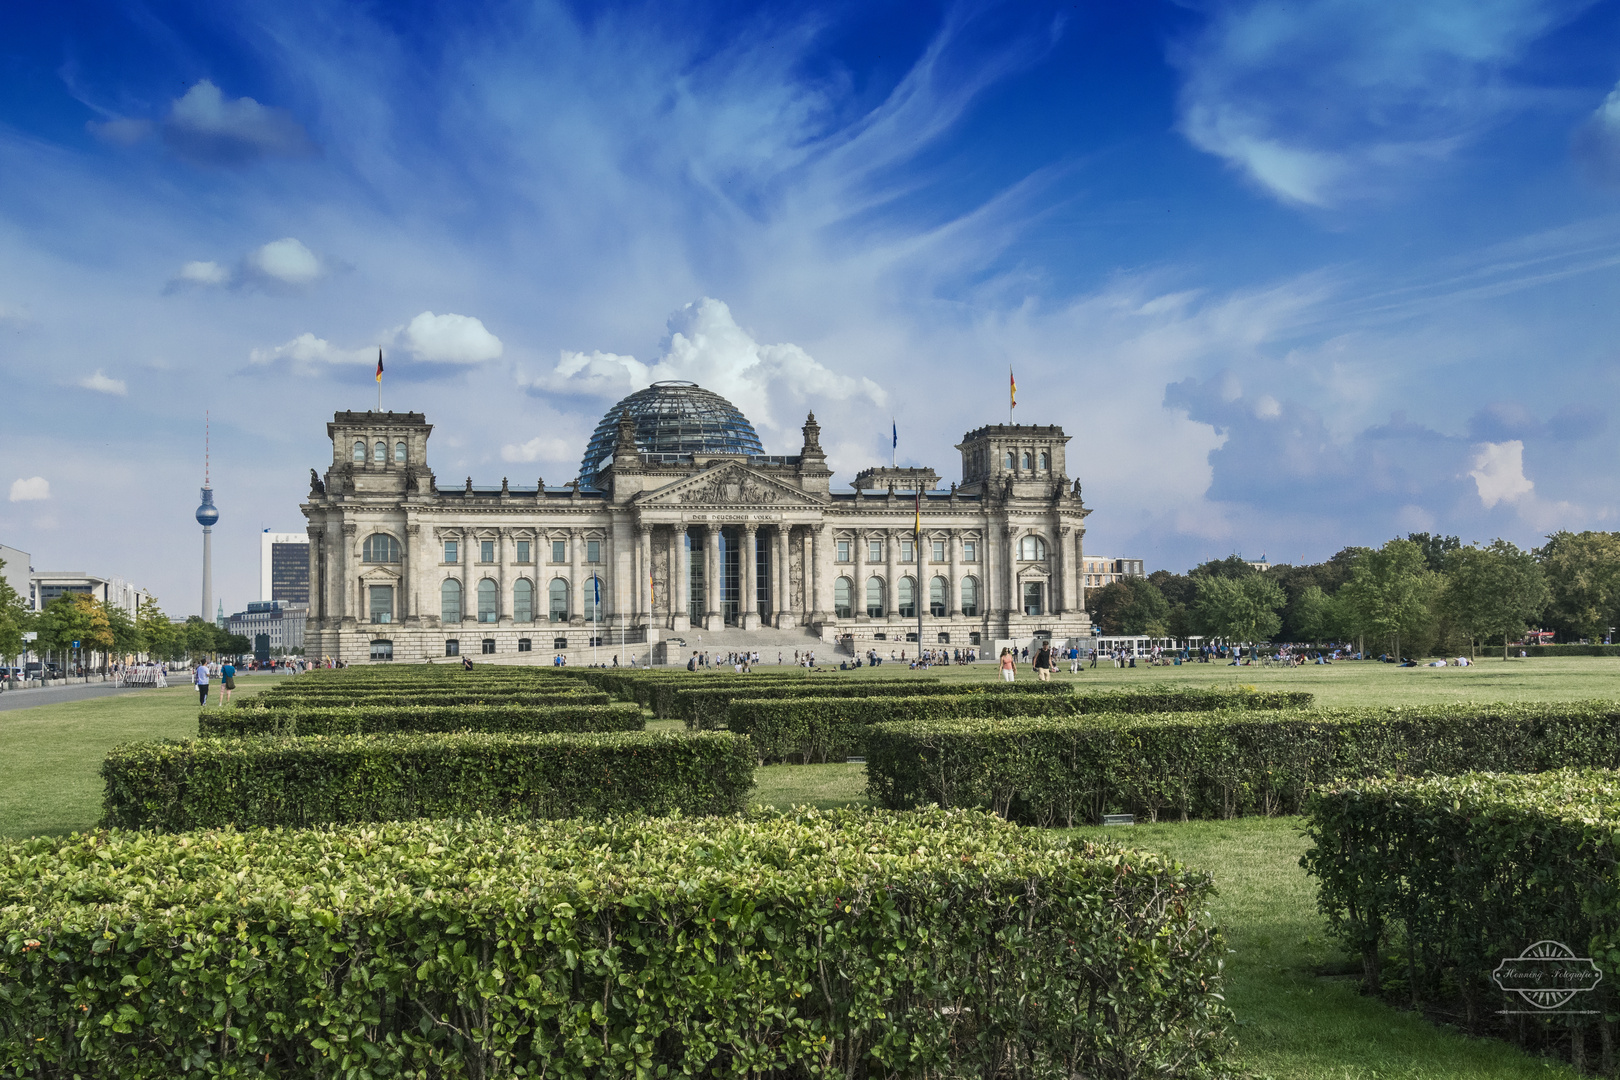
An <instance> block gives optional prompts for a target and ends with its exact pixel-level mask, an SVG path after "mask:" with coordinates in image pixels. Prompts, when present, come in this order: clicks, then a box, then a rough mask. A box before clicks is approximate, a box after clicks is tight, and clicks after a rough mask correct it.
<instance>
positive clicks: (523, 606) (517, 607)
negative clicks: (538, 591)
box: [512, 578, 534, 622]
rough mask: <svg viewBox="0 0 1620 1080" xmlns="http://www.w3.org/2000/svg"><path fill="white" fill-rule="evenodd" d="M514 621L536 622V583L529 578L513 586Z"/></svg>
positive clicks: (521, 579) (518, 581)
mask: <svg viewBox="0 0 1620 1080" xmlns="http://www.w3.org/2000/svg"><path fill="white" fill-rule="evenodd" d="M512 621H513V622H534V582H532V581H530V580H529V579H528V578H518V579H517V584H515V585H513V586H512Z"/></svg>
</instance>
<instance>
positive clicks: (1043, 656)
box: [1035, 638, 1052, 682]
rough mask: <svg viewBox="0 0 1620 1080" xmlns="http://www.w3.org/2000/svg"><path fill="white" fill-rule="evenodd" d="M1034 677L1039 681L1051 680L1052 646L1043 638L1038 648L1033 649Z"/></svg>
mask: <svg viewBox="0 0 1620 1080" xmlns="http://www.w3.org/2000/svg"><path fill="white" fill-rule="evenodd" d="M1035 677H1036V678H1037V679H1039V680H1040V681H1041V682H1050V681H1051V680H1052V647H1051V646H1050V645H1048V644H1047V643H1046V640H1045V639H1044V638H1043V639H1042V640H1041V645H1040V648H1038V649H1036V650H1035Z"/></svg>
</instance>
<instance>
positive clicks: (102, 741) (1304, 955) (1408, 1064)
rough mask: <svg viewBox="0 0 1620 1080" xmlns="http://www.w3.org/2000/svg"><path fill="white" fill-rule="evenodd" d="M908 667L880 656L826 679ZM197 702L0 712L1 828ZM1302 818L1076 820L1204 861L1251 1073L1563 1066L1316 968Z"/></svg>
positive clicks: (1570, 684)
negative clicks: (1109, 824) (879, 662)
mask: <svg viewBox="0 0 1620 1080" xmlns="http://www.w3.org/2000/svg"><path fill="white" fill-rule="evenodd" d="M905 670H906V669H905V668H903V667H901V666H900V665H891V664H885V665H883V666H882V667H879V668H876V669H863V670H861V671H859V672H837V673H834V674H833V675H831V676H829V677H832V678H840V679H843V678H855V679H860V678H868V677H871V676H873V675H880V676H888V675H896V674H901V673H904V672H905ZM929 674H932V675H936V676H941V677H944V678H947V679H950V680H953V681H954V680H959V679H961V680H990V679H993V678H995V677H996V674H995V672H994V671H993V670H992V669H990V668H989V667H988V665H980V666H975V667H971V668H943V669H941V668H936V669H934V670H933V671H932V672H930V673H929ZM1030 677H1031V675H1030V672H1029V669H1028V668H1027V667H1024V668H1021V669H1020V671H1019V678H1020V679H1027V678H1030ZM1059 678H1060V679H1061V680H1062V681H1065V682H1075V683H1077V684H1079V685H1080V686H1082V687H1097V688H1104V687H1107V688H1117V687H1125V686H1135V685H1142V684H1143V683H1179V684H1182V685H1186V686H1211V685H1215V686H1230V685H1235V684H1251V685H1254V686H1259V687H1264V688H1266V689H1277V690H1285V689H1286V690H1294V689H1303V690H1312V691H1314V692H1316V694H1317V700H1318V701H1319V703H1321V704H1323V705H1366V704H1380V703H1385V704H1395V703H1407V704H1410V703H1420V702H1443V701H1455V700H1461V699H1495V700H1543V701H1553V700H1572V699H1578V698H1590V697H1620V659H1607V658H1595V657H1581V658H1570V659H1556V660H1553V659H1535V660H1513V661H1509V662H1506V663H1504V662H1503V661H1502V660H1501V659H1500V658H1497V659H1494V660H1492V659H1484V660H1482V661H1481V662H1480V664H1479V665H1478V666H1477V667H1473V668H1463V669H1456V668H1451V669H1446V670H1439V669H1433V670H1430V669H1423V668H1408V669H1399V668H1396V667H1394V666H1393V665H1387V664H1371V663H1361V664H1355V663H1350V664H1337V665H1334V666H1332V667H1314V666H1313V667H1305V668H1298V669H1293V670H1288V671H1284V670H1282V669H1280V668H1263V667H1262V668H1231V667H1224V666H1219V665H1215V664H1208V665H1205V664H1197V665H1189V666H1183V667H1179V668H1178V667H1170V668H1137V669H1134V670H1131V669H1125V670H1119V669H1115V668H1112V667H1108V668H1102V667H1099V668H1097V669H1095V670H1090V669H1088V670H1086V671H1085V672H1084V673H1083V674H1081V675H1078V676H1075V675H1070V674H1068V673H1067V672H1064V673H1063V674H1062V675H1060V676H1059ZM239 683H240V684H242V685H243V687H244V689H243V690H242V691H239V693H241V692H246V693H253V692H255V690H256V689H258V688H260V687H263V686H268V685H271V680H270V679H269V678H262V681H260V680H256V679H254V678H251V677H245V678H242V679H240V680H239ZM255 683H257V686H256V685H255ZM196 701H197V699H196V694H195V691H193V690H192V689H191V688H190V687H187V686H181V687H176V688H173V689H170V690H155V691H154V690H137V691H131V692H130V693H129V694H124V695H119V696H116V697H108V698H99V699H96V700H93V701H84V702H75V703H70V704H63V705H47V706H42V707H40V708H37V709H23V710H17V711H12V712H4V713H0V836H27V835H35V834H41V833H65V832H68V831H72V830H75V829H84V828H88V827H91V826H93V825H94V823H95V821H96V818H97V817H98V815H99V813H100V802H101V781H100V778H99V776H98V774H97V769H98V768H99V766H100V763H101V759H102V757H103V756H104V755H105V754H106V752H107V750H108V749H109V748H110V747H112V746H113V745H114V744H116V743H119V742H125V741H129V740H133V739H150V738H183V737H188V736H195V735H196V731H197V727H196V717H197V705H196ZM649 727H650V728H653V729H658V730H680V729H681V724H680V723H679V722H678V721H655V722H653V723H652V724H650V725H649ZM756 780H757V784H758V786H757V787H756V789H755V792H754V797H755V798H756V799H757V800H758V801H759V802H761V803H765V804H768V805H776V806H788V805H792V804H795V803H797V804H810V805H814V806H822V807H830V806H840V805H849V804H858V803H861V802H864V796H863V788H864V785H865V770H864V768H863V767H862V766H860V765H776V766H768V767H765V768H762V769H760V770H759V771H758V773H757V776H756ZM1298 830H1299V822H1298V819H1294V818H1272V819H1257V818H1251V819H1245V820H1240V821H1228V822H1193V823H1190V824H1186V825H1139V826H1134V827H1132V828H1129V829H1110V830H1100V829H1093V830H1081V831H1083V832H1086V833H1096V834H1102V835H1107V836H1109V837H1110V838H1113V839H1119V840H1124V841H1127V842H1129V843H1131V844H1133V845H1135V846H1139V847H1144V848H1150V849H1154V850H1158V851H1163V852H1166V853H1168V854H1170V855H1171V856H1173V857H1174V858H1177V859H1180V860H1182V861H1183V862H1186V863H1187V864H1189V865H1192V866H1196V867H1200V868H1202V869H1205V870H1208V871H1209V872H1210V873H1211V874H1213V875H1214V877H1215V881H1216V884H1217V886H1218V888H1219V890H1220V892H1219V896H1218V897H1217V899H1216V901H1215V904H1214V909H1213V913H1214V915H1215V917H1216V919H1217V921H1218V922H1219V923H1220V924H1221V925H1222V926H1223V927H1224V928H1225V930H1226V933H1227V938H1228V942H1229V945H1230V947H1231V949H1232V950H1233V952H1232V954H1231V956H1230V958H1229V961H1230V962H1229V973H1230V978H1229V983H1228V996H1229V1001H1230V1004H1231V1006H1232V1008H1233V1011H1234V1012H1235V1013H1236V1016H1237V1021H1238V1027H1237V1030H1236V1035H1237V1038H1238V1046H1239V1064H1240V1065H1242V1066H1243V1067H1244V1068H1245V1069H1247V1070H1250V1071H1251V1072H1252V1073H1253V1074H1254V1075H1255V1076H1257V1077H1266V1076H1270V1077H1275V1078H1277V1080H1282V1078H1295V1077H1298V1078H1301V1080H1303V1078H1307V1077H1309V1078H1317V1077H1326V1078H1336V1080H1373V1078H1375V1077H1378V1078H1395V1077H1403V1078H1406V1077H1409V1078H1413V1080H1431V1078H1434V1080H1439V1078H1451V1077H1458V1078H1461V1077H1487V1078H1494V1077H1503V1078H1506V1077H1529V1076H1537V1077H1574V1075H1575V1074H1574V1073H1573V1072H1571V1071H1570V1070H1568V1069H1565V1068H1562V1067H1561V1066H1556V1065H1553V1064H1550V1063H1548V1062H1543V1061H1539V1060H1535V1059H1532V1058H1529V1057H1526V1056H1525V1055H1523V1054H1521V1053H1519V1052H1518V1051H1516V1050H1514V1049H1513V1048H1512V1047H1510V1046H1508V1045H1506V1044H1503V1043H1499V1042H1496V1041H1492V1040H1481V1039H1471V1038H1467V1037H1464V1036H1461V1035H1459V1034H1456V1033H1455V1032H1451V1031H1448V1030H1445V1029H1442V1028H1438V1027H1436V1026H1434V1025H1432V1024H1430V1023H1428V1022H1427V1021H1425V1020H1423V1019H1421V1018H1419V1017H1416V1016H1414V1015H1412V1014H1409V1013H1405V1012H1401V1011H1399V1010H1396V1009H1392V1008H1390V1007H1388V1006H1386V1005H1384V1004H1382V1003H1380V1002H1377V1001H1374V1000H1371V999H1368V998H1364V997H1362V996H1360V995H1359V994H1358V993H1357V992H1356V988H1355V982H1354V979H1352V978H1343V977H1334V976H1332V975H1323V974H1320V972H1321V971H1322V970H1323V969H1324V968H1325V969H1326V970H1328V971H1332V970H1336V969H1337V968H1338V967H1340V966H1341V965H1342V964H1343V963H1344V958H1343V957H1342V956H1340V955H1339V954H1338V953H1337V951H1336V950H1335V949H1334V948H1333V947H1332V946H1331V945H1330V944H1329V943H1328V942H1327V940H1326V939H1325V936H1324V928H1323V923H1322V921H1321V919H1320V918H1319V917H1318V916H1317V914H1316V911H1315V902H1314V897H1315V889H1314V887H1313V885H1312V883H1311V882H1310V881H1309V879H1307V878H1306V877H1305V874H1304V871H1302V870H1301V869H1300V868H1299V856H1300V854H1301V853H1302V852H1303V850H1304V847H1305V844H1304V841H1303V839H1302V838H1301V837H1300V835H1299V831H1298Z"/></svg>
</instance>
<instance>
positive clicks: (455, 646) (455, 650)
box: [444, 638, 461, 656]
mask: <svg viewBox="0 0 1620 1080" xmlns="http://www.w3.org/2000/svg"><path fill="white" fill-rule="evenodd" d="M444 655H446V656H460V655H461V642H459V641H457V640H456V639H455V638H446V639H445V642H444Z"/></svg>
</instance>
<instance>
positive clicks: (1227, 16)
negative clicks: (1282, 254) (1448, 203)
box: [1171, 0, 1586, 206]
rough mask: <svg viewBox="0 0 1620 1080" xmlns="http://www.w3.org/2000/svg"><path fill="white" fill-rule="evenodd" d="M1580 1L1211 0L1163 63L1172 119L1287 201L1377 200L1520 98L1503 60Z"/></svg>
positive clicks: (1577, 7)
mask: <svg viewBox="0 0 1620 1080" xmlns="http://www.w3.org/2000/svg"><path fill="white" fill-rule="evenodd" d="M1585 6H1586V0H1495V2H1493V3H1479V2H1478V0H1430V2H1428V3H1425V4H1422V5H1419V6H1417V7H1413V6H1411V5H1402V4H1390V3H1387V2H1386V0H1338V2H1332V3H1295V2H1292V0H1216V2H1215V3H1214V4H1212V5H1211V8H1210V17H1209V20H1208V22H1207V23H1206V24H1205V26H1204V28H1203V29H1202V31H1201V32H1200V33H1198V34H1196V35H1194V36H1193V37H1191V38H1189V39H1187V40H1185V41H1183V42H1181V43H1179V44H1178V45H1177V46H1176V47H1175V48H1174V49H1172V51H1171V59H1172V61H1173V62H1174V63H1175V64H1176V66H1177V67H1178V68H1180V70H1181V71H1182V72H1183V74H1184V76H1185V83H1184V85H1183V88H1182V92H1181V102H1180V117H1179V123H1178V126H1179V127H1180V130H1181V132H1182V133H1183V134H1184V135H1185V136H1186V137H1187V139H1188V140H1189V141H1190V142H1191V143H1192V144H1193V145H1194V146H1197V147H1198V148H1199V149H1201V150H1205V151H1207V152H1209V153H1211V154H1214V155H1216V156H1217V157H1220V158H1222V159H1223V160H1225V161H1226V162H1228V163H1229V164H1230V165H1232V166H1233V167H1234V168H1236V169H1237V170H1239V171H1240V172H1242V173H1243V174H1245V175H1246V176H1247V177H1249V179H1251V180H1252V181H1253V182H1254V183H1256V184H1257V185H1258V186H1260V187H1261V188H1263V189H1264V190H1266V191H1268V192H1270V193H1271V194H1273V195H1275V196H1276V197H1278V198H1280V199H1282V200H1283V201H1285V202H1291V203H1297V204H1302V205H1308V206H1332V205H1335V204H1338V203H1341V202H1344V201H1346V200H1349V199H1353V198H1359V197H1365V196H1368V195H1373V194H1377V193H1378V192H1379V191H1381V190H1383V189H1385V188H1386V187H1387V186H1388V185H1390V184H1391V183H1393V182H1395V181H1397V180H1398V179H1399V178H1400V177H1401V175H1402V174H1403V173H1405V172H1408V171H1410V170H1411V169H1412V168H1413V167H1414V166H1421V165H1423V164H1425V163H1427V162H1432V161H1435V160H1438V159H1441V158H1444V157H1446V156H1448V155H1450V154H1451V153H1453V152H1454V151H1455V150H1456V149H1457V147H1458V146H1460V145H1462V144H1463V142H1465V141H1466V140H1467V138H1468V137H1469V136H1471V135H1472V134H1473V133H1475V132H1477V131H1479V130H1482V129H1483V128H1484V127H1486V126H1487V125H1489V124H1491V123H1494V122H1496V121H1497V120H1498V119H1499V118H1501V117H1503V116H1505V115H1507V114H1508V112H1509V111H1510V110H1511V109H1512V108H1513V107H1514V105H1515V104H1516V103H1517V101H1518V97H1517V95H1516V94H1515V92H1514V91H1513V89H1512V88H1511V87H1510V86H1508V85H1506V84H1505V80H1504V79H1503V78H1502V69H1503V68H1504V66H1505V65H1506V64H1507V63H1509V62H1511V61H1512V60H1514V59H1515V58H1517V57H1518V56H1519V55H1520V54H1521V53H1522V51H1523V50H1524V49H1525V48H1526V47H1527V46H1528V45H1529V44H1530V43H1531V42H1533V41H1534V40H1535V39H1536V38H1538V37H1540V36H1541V35H1542V34H1544V33H1546V32H1547V31H1548V30H1550V29H1552V28H1553V27H1555V26H1557V25H1558V24H1559V23H1561V22H1563V21H1565V20H1566V19H1568V18H1569V17H1571V16H1572V15H1573V14H1574V13H1575V12H1578V11H1579V10H1580V9H1581V8H1583V7H1585Z"/></svg>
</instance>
